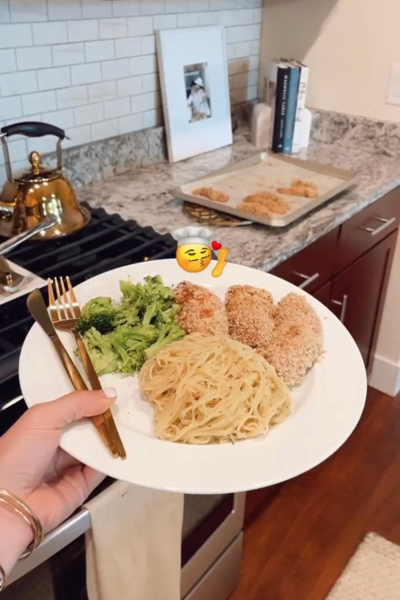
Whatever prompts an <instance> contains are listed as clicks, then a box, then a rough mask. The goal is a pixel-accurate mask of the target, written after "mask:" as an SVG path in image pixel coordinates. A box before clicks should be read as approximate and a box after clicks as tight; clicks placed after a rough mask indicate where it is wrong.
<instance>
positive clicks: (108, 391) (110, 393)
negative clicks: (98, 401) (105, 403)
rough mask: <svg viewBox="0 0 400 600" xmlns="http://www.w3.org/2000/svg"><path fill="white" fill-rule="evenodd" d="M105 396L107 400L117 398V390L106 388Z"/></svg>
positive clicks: (104, 390)
mask: <svg viewBox="0 0 400 600" xmlns="http://www.w3.org/2000/svg"><path fill="white" fill-rule="evenodd" d="M103 394H104V396H106V397H107V398H116V397H117V390H116V389H115V388H104V389H103Z"/></svg>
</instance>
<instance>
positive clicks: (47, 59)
mask: <svg viewBox="0 0 400 600" xmlns="http://www.w3.org/2000/svg"><path fill="white" fill-rule="evenodd" d="M16 55H17V65H18V69H19V70H20V71H26V70H27V69H43V68H46V67H51V65H52V64H53V63H52V59H51V48H50V46H37V47H35V48H18V49H17V50H16Z"/></svg>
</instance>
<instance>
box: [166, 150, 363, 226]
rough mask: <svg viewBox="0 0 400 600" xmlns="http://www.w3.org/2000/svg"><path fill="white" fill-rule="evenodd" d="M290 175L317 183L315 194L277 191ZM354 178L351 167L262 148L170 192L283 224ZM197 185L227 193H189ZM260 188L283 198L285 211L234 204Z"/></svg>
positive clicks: (255, 219) (287, 183)
mask: <svg viewBox="0 0 400 600" xmlns="http://www.w3.org/2000/svg"><path fill="white" fill-rule="evenodd" d="M294 179H300V180H302V181H304V182H312V183H315V184H316V185H317V186H318V192H319V195H318V197H317V198H315V199H310V198H303V197H300V196H289V195H285V194H280V193H278V192H277V190H276V188H279V187H286V188H288V187H291V185H292V181H293V180H294ZM356 181H357V175H356V174H355V173H354V172H353V171H348V170H346V169H339V168H337V167H330V166H326V165H320V164H318V163H315V162H312V161H304V160H300V159H297V158H292V157H289V156H284V155H282V156H279V155H275V154H271V153H269V152H262V153H259V154H257V155H256V156H253V157H251V158H249V159H246V160H244V161H241V162H239V163H236V164H235V165H231V166H230V167H226V168H225V169H221V170H220V171H216V172H215V173H214V174H212V175H211V176H210V175H207V176H206V177H203V178H201V179H198V180H196V181H192V182H191V183H188V184H185V185H183V186H181V187H179V188H175V189H174V190H173V191H172V193H173V195H174V196H175V197H177V198H180V199H182V200H186V201H188V202H192V203H193V204H199V205H200V206H206V207H207V208H212V209H214V210H217V211H219V212H223V213H228V214H231V215H234V216H236V217H240V218H242V219H246V220H251V221H253V222H257V223H262V224H264V225H270V226H272V227H285V226H287V225H289V224H290V223H292V222H293V221H294V220H295V219H298V218H299V217H301V216H303V215H305V214H306V213H307V212H309V211H310V210H313V209H314V208H316V207H317V206H319V205H320V204H323V203H324V202H326V201H327V200H330V199H331V198H333V197H334V196H336V195H337V194H339V193H340V192H342V191H343V190H345V189H347V188H349V187H351V186H352V185H354V184H355V183H356ZM199 187H211V188H213V189H215V190H218V191H219V192H223V193H224V194H227V195H228V196H229V201H228V202H224V203H223V202H216V201H212V200H209V199H208V198H203V197H201V196H195V195H193V191H194V190H195V189H196V188H199ZM260 192H273V193H275V194H278V195H279V196H281V197H282V198H284V199H285V200H286V201H287V202H288V203H289V204H290V210H289V212H287V213H285V214H284V215H279V214H276V215H274V216H273V217H266V216H260V215H256V214H254V213H250V212H245V211H244V210H241V209H238V208H237V207H238V205H239V204H241V203H242V202H243V200H244V198H245V197H246V196H248V195H250V194H256V193H260Z"/></svg>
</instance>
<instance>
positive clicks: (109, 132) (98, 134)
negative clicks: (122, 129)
mask: <svg viewBox="0 0 400 600" xmlns="http://www.w3.org/2000/svg"><path fill="white" fill-rule="evenodd" d="M90 131H91V136H92V141H95V140H104V139H106V138H110V137H114V136H115V135H118V119H111V120H110V121H103V122H102V123H95V124H94V125H91V126H90Z"/></svg>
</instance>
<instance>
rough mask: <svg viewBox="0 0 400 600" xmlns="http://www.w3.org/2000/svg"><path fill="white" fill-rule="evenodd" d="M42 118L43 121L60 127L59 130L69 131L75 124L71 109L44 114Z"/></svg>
mask: <svg viewBox="0 0 400 600" xmlns="http://www.w3.org/2000/svg"><path fill="white" fill-rule="evenodd" d="M43 117H44V118H43V121H46V123H50V124H51V125H56V126H57V127H61V129H69V128H70V127H73V126H74V124H75V121H74V111H73V110H72V109H71V108H68V109H65V110H55V111H53V112H49V113H45V114H44V115H43Z"/></svg>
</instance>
